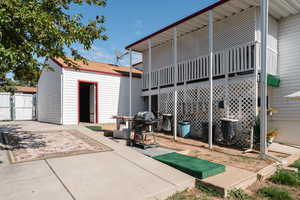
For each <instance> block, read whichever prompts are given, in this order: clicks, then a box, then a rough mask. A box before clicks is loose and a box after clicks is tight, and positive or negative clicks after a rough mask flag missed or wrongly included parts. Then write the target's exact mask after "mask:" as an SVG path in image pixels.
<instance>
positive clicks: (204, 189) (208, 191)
mask: <svg viewBox="0 0 300 200" xmlns="http://www.w3.org/2000/svg"><path fill="white" fill-rule="evenodd" d="M197 188H198V189H199V190H201V191H202V192H204V193H205V194H206V195H207V196H210V197H221V194H220V193H219V192H218V191H216V190H214V189H212V188H209V187H206V186H204V185H201V184H198V185H197Z"/></svg>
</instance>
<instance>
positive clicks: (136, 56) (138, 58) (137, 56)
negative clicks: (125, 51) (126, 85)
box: [120, 52, 143, 66]
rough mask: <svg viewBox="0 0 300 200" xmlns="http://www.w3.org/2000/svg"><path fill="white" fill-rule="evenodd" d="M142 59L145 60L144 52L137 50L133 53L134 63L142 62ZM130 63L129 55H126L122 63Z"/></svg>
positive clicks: (127, 64)
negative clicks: (137, 51)
mask: <svg viewBox="0 0 300 200" xmlns="http://www.w3.org/2000/svg"><path fill="white" fill-rule="evenodd" d="M142 60H143V58H142V54H140V53H136V52H133V53H132V64H135V63H138V62H141V61H142ZM129 64H130V62H129V55H127V56H126V57H124V59H122V60H121V61H120V65H125V66H129Z"/></svg>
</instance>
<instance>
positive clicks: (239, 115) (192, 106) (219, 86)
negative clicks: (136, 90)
mask: <svg viewBox="0 0 300 200" xmlns="http://www.w3.org/2000/svg"><path fill="white" fill-rule="evenodd" d="M213 85H214V86H213V87H214V89H213V123H214V124H215V125H216V131H217V133H220V128H221V120H220V119H221V118H224V117H230V118H234V119H238V120H239V124H238V129H239V133H245V132H249V131H250V128H251V125H252V124H253V122H254V120H255V116H256V101H257V100H256V84H255V79H254V78H252V77H251V78H243V79H232V80H229V81H228V82H226V81H225V80H224V79H222V80H215V81H214V83H213ZM222 102H223V104H224V106H225V108H224V109H222V108H219V104H222ZM208 104H209V85H208V84H207V82H206V83H199V84H198V85H196V86H195V87H193V88H181V89H179V90H178V101H177V119H178V121H181V120H189V121H190V122H191V127H192V133H193V135H196V136H199V137H201V134H202V131H203V127H202V123H203V122H208V113H209V110H208ZM160 112H161V113H172V114H173V113H174V91H173V90H171V89H169V90H164V93H161V94H160ZM227 113H228V115H227ZM242 142H243V141H241V143H242Z"/></svg>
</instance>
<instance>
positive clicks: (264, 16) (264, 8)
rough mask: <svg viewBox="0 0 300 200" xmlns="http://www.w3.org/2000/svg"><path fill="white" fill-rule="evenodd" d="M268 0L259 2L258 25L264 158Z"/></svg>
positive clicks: (266, 125) (263, 149)
mask: <svg viewBox="0 0 300 200" xmlns="http://www.w3.org/2000/svg"><path fill="white" fill-rule="evenodd" d="M268 18H269V0H261V1H260V24H261V51H260V52H261V56H260V59H261V61H260V62H261V73H260V75H261V77H260V89H261V94H260V98H261V104H260V106H261V111H260V153H261V155H262V156H263V157H264V156H265V155H266V154H267V137H266V133H267V128H268V124H267V93H268V90H267V66H268V65H267V64H268V61H267V47H268V25H269V19H268Z"/></svg>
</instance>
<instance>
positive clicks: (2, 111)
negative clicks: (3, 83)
mask: <svg viewBox="0 0 300 200" xmlns="http://www.w3.org/2000/svg"><path fill="white" fill-rule="evenodd" d="M10 106H11V105H10V94H9V93H0V121H1V120H11V108H10Z"/></svg>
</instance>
